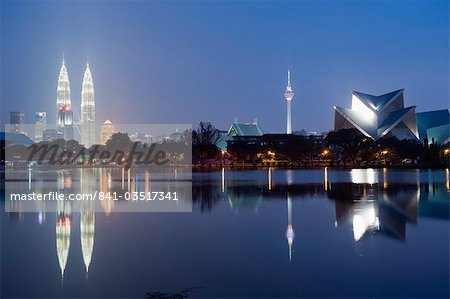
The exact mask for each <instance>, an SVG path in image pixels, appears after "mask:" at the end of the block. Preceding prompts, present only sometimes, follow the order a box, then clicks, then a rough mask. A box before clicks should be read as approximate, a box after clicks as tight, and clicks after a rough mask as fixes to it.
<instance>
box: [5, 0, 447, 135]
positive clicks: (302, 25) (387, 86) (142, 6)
mask: <svg viewBox="0 0 450 299" xmlns="http://www.w3.org/2000/svg"><path fill="white" fill-rule="evenodd" d="M236 6H239V8H240V10H239V12H235V11H234V10H233V8H236ZM87 9H88V10H87ZM62 10H68V11H71V13H72V14H73V15H74V16H83V18H81V19H80V20H82V21H80V20H78V21H76V20H77V18H76V17H75V18H73V20H66V19H65V18H63V19H61V13H60V12H61V11H62ZM86 10H87V11H88V12H87V13H85V12H86ZM31 11H32V12H33V18H31V19H30V20H28V19H27V16H28V14H29V13H30V12H31ZM447 11H448V3H446V2H444V1H442V2H440V1H434V2H412V3H409V2H408V3H399V2H386V3H381V4H380V3H370V2H366V3H353V2H337V3H328V2H319V3H313V2H299V3H289V5H288V6H287V7H284V6H280V5H276V4H275V3H258V4H252V3H239V4H238V3H234V4H227V3H220V2H219V3H215V4H212V3H200V4H196V5H193V4H192V3H187V4H181V5H175V4H170V3H140V2H137V3H134V2H133V3H132V4H131V5H128V4H127V5H125V4H123V3H120V2H118V3H113V4H111V5H106V4H102V3H96V2H86V3H78V2H76V3H75V2H74V3H63V4H60V3H46V2H38V3H27V4H26V5H24V3H23V2H17V3H12V2H7V3H4V4H3V6H2V16H3V25H4V26H3V28H4V30H3V31H4V34H2V40H3V48H4V51H3V57H4V63H3V64H2V70H3V73H8V74H9V75H8V76H4V77H3V79H2V99H4V100H3V101H2V107H3V109H2V111H3V113H2V116H1V118H2V122H3V123H5V122H7V120H8V113H9V111H23V112H24V113H25V115H26V123H32V119H31V117H32V115H33V114H34V112H36V111H47V112H51V111H52V109H51V106H53V105H54V104H53V103H54V100H52V99H54V85H55V83H56V79H57V78H56V72H57V70H58V69H59V64H60V59H58V58H59V57H61V53H62V52H64V53H65V56H66V64H67V67H68V68H69V69H70V73H71V78H70V79H71V86H72V90H71V93H72V99H71V100H72V107H73V112H74V119H81V111H80V110H81V108H80V104H81V98H80V97H79V96H78V95H80V94H81V86H82V79H83V78H82V74H83V73H84V71H85V67H86V64H85V61H86V57H87V56H89V62H90V63H91V66H93V67H94V71H95V73H96V74H95V75H96V96H97V99H96V100H97V105H98V107H103V109H101V110H99V111H97V119H99V120H100V121H103V120H104V119H106V118H110V119H111V120H112V121H113V122H115V123H126V122H130V119H132V120H133V122H134V123H149V122H152V123H192V124H193V125H194V126H195V125H196V124H198V122H199V121H202V120H205V121H211V122H212V123H213V124H214V125H215V126H216V127H218V128H220V129H226V128H227V127H229V124H230V123H232V122H233V119H234V118H235V117H237V118H238V119H239V121H240V122H245V121H250V120H252V119H254V118H255V117H257V118H258V120H259V123H260V124H261V127H262V128H263V130H264V132H284V131H285V126H286V116H285V115H286V111H285V110H286V107H285V106H284V105H282V104H281V103H283V102H282V101H284V99H283V94H282V92H281V91H282V90H284V88H285V86H286V85H285V82H286V81H285V77H284V76H285V72H286V69H291V71H292V72H294V73H295V76H294V77H293V82H292V85H293V86H298V87H297V88H296V102H295V104H294V105H293V107H292V118H293V119H294V120H295V121H294V122H293V127H292V131H298V130H300V129H306V130H307V131H318V132H321V131H328V130H329V129H332V127H333V113H334V111H333V106H334V105H339V106H344V107H345V106H348V105H349V102H350V101H349V99H348V94H350V93H351V91H353V90H364V91H367V92H368V93H372V94H383V93H385V92H387V91H389V90H396V89H399V88H405V93H406V94H407V97H408V99H409V100H408V101H409V103H410V104H411V105H417V110H418V112H421V111H428V110H435V109H443V108H447V107H448V88H447V86H448V70H447V67H446V65H447V63H445V62H448V55H447V52H448V44H447V39H448V38H447V37H448V15H447ZM269 12H270V13H269ZM128 15H132V16H134V17H133V18H130V17H129V16H128ZM352 15H360V16H364V18H366V19H368V20H369V21H370V22H367V23H364V24H363V23H361V22H360V21H359V20H355V19H354V18H352ZM212 16H214V17H212ZM230 16H233V20H234V23H233V24H232V23H231V22H230V21H229V17H230ZM318 16H320V18H318ZM168 17H170V19H171V21H173V24H174V25H171V26H166V27H165V28H162V27H164V26H157V24H158V23H159V24H161V23H162V24H165V23H164V22H166V21H165V20H166V18H168ZM314 18H316V19H317V20H315V19H314ZM324 19H326V20H327V22H322V21H321V20H324ZM399 19H400V20H402V21H401V22H398V21H399ZM44 20H45V21H44ZM390 20H392V21H390ZM394 20H395V21H394ZM59 23H61V26H55V24H59ZM14 24H16V25H14ZM9 25H11V26H9ZM177 25H183V26H182V27H183V28H180V26H177ZM125 32H127V34H124V33H125ZM30 35H31V36H41V37H42V39H43V40H44V41H45V42H43V43H42V42H40V43H36V42H35V41H34V40H30V39H29V38H27V37H28V36H30ZM141 37H142V38H141ZM28 49H33V51H32V52H30V51H28ZM23 81H26V82H30V84H29V87H28V88H24V89H18V88H17V86H19V84H20V83H21V82H23ZM73 95H76V96H75V97H74V96H73ZM124 103H127V109H123V105H124ZM199 107H208V115H205V113H204V110H203V109H200V108H199ZM269 107H270V109H269ZM53 117H54V116H53V113H50V114H49V115H48V119H47V122H48V123H54V122H55V120H54V119H52V118H53Z"/></svg>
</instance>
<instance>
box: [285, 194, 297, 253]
mask: <svg viewBox="0 0 450 299" xmlns="http://www.w3.org/2000/svg"><path fill="white" fill-rule="evenodd" d="M287 208H288V226H287V230H286V239H287V241H288V247H289V261H291V260H292V244H293V243H294V236H295V234H294V228H293V226H292V197H291V195H290V194H289V193H288V194H287Z"/></svg>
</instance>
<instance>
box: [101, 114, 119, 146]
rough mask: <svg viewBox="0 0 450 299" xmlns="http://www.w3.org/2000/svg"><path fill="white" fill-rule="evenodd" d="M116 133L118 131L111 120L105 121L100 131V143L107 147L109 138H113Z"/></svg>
mask: <svg viewBox="0 0 450 299" xmlns="http://www.w3.org/2000/svg"><path fill="white" fill-rule="evenodd" d="M115 131H116V129H115V127H114V125H113V123H112V122H111V121H110V120H109V119H107V120H105V121H104V122H103V124H102V128H101V130H100V143H101V144H103V145H105V144H106V142H107V141H108V140H109V138H111V136H112V135H113V134H114V133H115Z"/></svg>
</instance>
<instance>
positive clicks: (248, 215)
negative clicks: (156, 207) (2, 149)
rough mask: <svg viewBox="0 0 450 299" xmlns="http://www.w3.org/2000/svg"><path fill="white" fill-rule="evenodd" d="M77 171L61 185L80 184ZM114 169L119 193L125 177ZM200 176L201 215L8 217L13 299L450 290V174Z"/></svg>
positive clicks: (4, 260) (5, 246) (7, 291)
mask: <svg viewBox="0 0 450 299" xmlns="http://www.w3.org/2000/svg"><path fill="white" fill-rule="evenodd" d="M77 171H79V170H73V171H65V172H61V173H62V174H61V173H60V174H59V175H57V176H55V177H56V180H62V181H61V182H56V183H57V185H58V186H60V188H62V189H64V188H68V187H70V188H71V189H73V190H77V180H76V178H77V176H78V175H79V174H78V172H77ZM89 171H92V172H93V178H94V179H93V180H92V182H93V184H95V185H96V186H97V187H98V188H99V189H100V188H104V186H101V184H102V177H101V175H98V170H95V169H93V170H89ZM105 171H106V172H110V173H111V174H110V175H109V176H110V177H112V178H113V179H112V183H111V184H112V185H113V186H110V187H111V188H113V187H114V185H115V184H120V179H118V180H115V179H114V178H115V177H116V173H115V170H108V169H106V170H105V169H103V170H102V171H101V173H103V174H104V172H105ZM192 180H193V181H192V201H193V211H192V212H178V213H115V212H114V209H115V207H114V206H104V207H103V212H98V213H93V212H92V210H88V209H87V210H84V212H82V213H76V212H73V213H71V212H70V211H65V213H63V215H61V214H56V213H50V212H43V211H42V212H38V213H31V212H30V213H20V212H14V213H5V212H2V213H1V225H2V226H1V229H2V236H1V238H2V239H1V241H2V248H1V295H2V298H27V297H28V298H30V297H34V298H63V297H70V298H74V297H75V298H76V297H89V298H112V297H115V298H145V297H146V293H149V292H156V291H160V292H162V293H165V294H175V293H180V292H181V291H182V290H183V289H185V288H192V289H191V290H190V292H189V293H188V295H189V297H284V298H286V297H304V298H310V297H315V298H316V297H322V298H336V297H339V298H342V297H360V298H366V297H372V298H373V297H376V298H383V297H403V298H412V297H414V298H416V297H422V298H447V297H449V208H450V205H449V203H450V201H449V189H450V186H449V172H448V170H387V169H380V170H373V169H354V170H330V169H315V170H276V169H270V170H268V169H266V170H245V171H244V170H243V171H230V170H222V171H221V170H219V171H211V172H194V174H193V175H192ZM68 182H70V186H68ZM140 183H141V182H138V183H137V184H140ZM23 188H24V189H27V188H28V183H27V182H23ZM33 188H34V187H33ZM142 188H144V187H142ZM1 203H2V211H4V210H5V200H4V199H3V200H2V202H1Z"/></svg>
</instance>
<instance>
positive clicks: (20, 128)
mask: <svg viewBox="0 0 450 299" xmlns="http://www.w3.org/2000/svg"><path fill="white" fill-rule="evenodd" d="M9 120H10V122H9V123H10V127H9V131H10V133H18V134H25V129H24V126H25V114H24V113H23V112H17V111H13V112H10V113H9Z"/></svg>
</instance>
